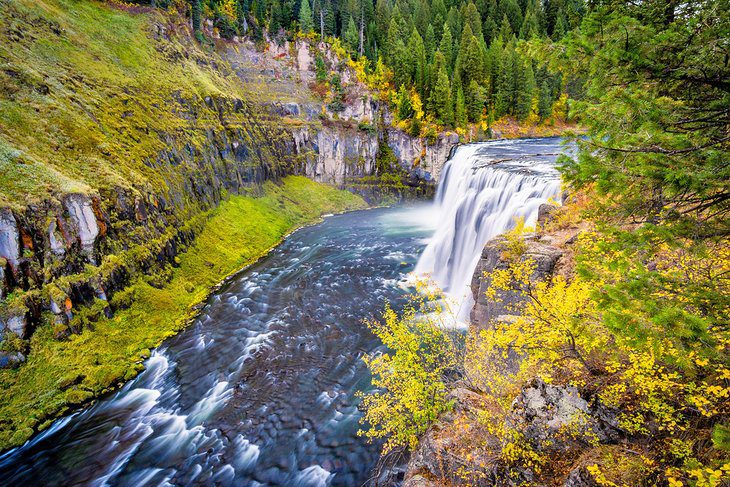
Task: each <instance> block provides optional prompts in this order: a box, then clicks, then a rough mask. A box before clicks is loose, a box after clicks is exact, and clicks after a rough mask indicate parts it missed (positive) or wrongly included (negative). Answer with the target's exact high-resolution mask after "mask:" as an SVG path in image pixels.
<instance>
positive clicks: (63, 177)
mask: <svg viewBox="0 0 730 487" xmlns="http://www.w3.org/2000/svg"><path fill="white" fill-rule="evenodd" d="M155 23H160V24H162V25H165V26H166V28H167V32H168V34H170V35H171V36H172V40H166V39H161V40H156V39H155V37H154V32H155ZM174 31H177V32H178V34H175V32H174ZM212 62H214V63H215V67H213V63H212ZM207 96H213V97H223V98H225V97H233V98H241V99H246V98H247V97H248V96H247V93H246V89H245V87H243V86H242V85H241V83H240V81H239V80H238V78H237V77H236V76H235V74H234V73H233V72H232V71H231V70H229V69H227V68H226V65H225V63H222V62H221V61H220V59H218V58H217V57H216V55H214V54H212V53H206V52H203V51H202V50H201V49H200V48H199V47H198V46H197V45H196V44H194V43H192V42H191V41H190V39H189V38H188V37H187V36H186V28H185V27H184V26H182V25H177V26H176V25H174V19H171V18H164V17H163V16H162V15H161V14H159V13H149V14H147V13H145V14H130V13H128V12H124V11H122V10H119V9H115V8H111V7H109V6H107V5H105V4H103V3H100V2H96V1H92V0H84V1H78V0H0V207H2V206H12V207H16V208H21V207H24V206H25V205H27V204H29V203H34V202H38V201H40V200H43V199H46V198H49V197H51V198H53V197H56V196H59V195H61V194H63V193H66V192H95V191H96V190H99V189H101V188H106V187H114V186H123V187H137V188H146V189H147V190H149V191H153V192H157V191H160V192H164V190H165V188H166V186H167V184H168V182H167V181H173V184H174V181H175V178H176V175H175V174H162V173H160V172H159V170H156V169H153V168H150V167H148V166H146V165H145V164H144V161H145V159H148V158H150V159H153V160H154V158H155V157H156V155H157V154H158V153H159V151H160V150H162V149H164V148H165V145H164V144H165V143H164V142H163V140H162V139H161V138H160V136H159V135H158V134H167V135H174V136H175V137H176V138H177V139H178V140H182V141H184V142H186V143H190V144H192V145H193V146H195V145H196V144H200V143H201V142H203V141H202V140H201V139H200V137H201V134H202V133H204V130H201V129H205V128H210V129H212V130H214V131H215V130H221V129H222V127H221V125H220V124H221V122H220V119H219V118H218V117H217V114H216V113H215V112H214V111H213V110H209V109H207V108H206V107H205V105H204V104H203V103H202V102H201V101H202V99H203V98H204V97H207ZM179 98H181V99H185V100H191V101H192V102H193V103H194V108H195V112H196V113H195V115H194V117H190V118H188V117H186V115H185V114H181V113H180V110H181V109H183V110H184V109H185V107H184V106H182V107H181V105H179V104H176V102H175V99H179ZM227 123H234V124H239V125H241V126H249V125H250V123H249V121H248V120H246V119H245V117H243V118H242V119H241V120H230V121H228V122H227ZM265 149H266V148H265V147H262V150H265ZM255 196H257V197H254V195H251V196H232V197H230V199H229V200H227V201H225V202H224V203H223V204H221V205H220V207H219V208H217V209H215V210H213V211H211V212H210V213H209V214H207V215H199V216H196V215H191V217H192V218H191V220H189V221H188V222H187V223H186V224H188V225H191V226H192V227H194V228H196V229H199V230H200V232H199V233H198V238H197V239H196V241H195V242H194V244H193V245H192V246H191V247H190V248H189V249H188V252H187V253H185V254H183V255H181V256H180V257H179V265H178V266H177V267H175V268H174V269H170V268H168V269H165V270H164V271H162V272H159V273H157V275H153V276H145V277H143V278H140V279H139V280H137V281H136V282H134V283H133V285H132V286H131V287H130V288H128V289H127V290H125V291H122V292H119V293H117V294H116V295H115V296H114V297H113V302H112V304H114V305H116V306H117V307H121V308H123V309H119V310H118V311H117V312H116V314H115V316H114V317H113V318H112V319H106V318H104V317H103V315H102V314H101V313H100V311H101V309H102V306H103V303H97V305H95V306H92V307H90V308H88V309H84V310H75V315H76V317H77V318H78V317H86V318H89V319H88V320H83V321H85V322H86V321H88V322H90V327H93V331H92V330H90V329H86V330H85V331H84V332H83V333H81V334H80V335H72V336H71V337H70V338H69V339H68V340H66V341H56V340H54V339H53V338H52V337H53V329H52V325H50V324H48V325H44V326H41V327H40V328H39V329H38V330H37V332H36V333H35V334H34V335H33V337H32V339H31V352H30V354H29V356H28V361H27V363H26V364H24V365H22V366H21V367H20V368H19V369H17V370H1V371H0V390H1V391H2V392H1V393H0V448H7V447H10V446H13V445H17V444H20V443H22V442H23V441H25V440H27V439H28V438H29V437H30V436H31V435H32V434H33V432H34V431H37V430H40V429H43V428H45V427H47V426H48V425H49V424H50V421H51V420H52V419H53V418H55V417H57V416H58V415H60V414H63V413H64V412H67V411H68V410H69V409H71V408H73V407H76V406H78V405H79V404H82V403H84V402H86V401H88V400H89V399H90V398H93V397H97V396H98V395H99V394H102V393H103V392H104V391H107V390H109V389H111V388H113V387H114V386H115V385H117V384H118V383H119V382H120V381H121V380H123V379H125V378H127V379H128V378H130V377H132V376H134V375H135V374H136V373H137V372H138V371H139V370H140V369H141V367H142V365H141V358H142V357H144V356H146V354H147V353H148V351H147V350H148V349H149V348H151V347H154V346H156V345H158V344H159V343H160V342H161V341H162V340H164V339H165V338H166V337H168V336H170V335H172V334H173V333H175V332H176V331H179V330H180V329H181V328H182V327H183V326H184V324H185V323H186V322H187V320H188V319H189V318H190V317H191V316H192V314H193V310H192V307H193V305H195V304H196V303H199V302H200V301H201V300H202V299H204V297H205V296H206V295H207V293H208V291H209V289H210V287H211V286H213V285H214V284H215V283H217V282H219V281H220V280H221V279H222V278H224V277H225V276H226V275H229V274H230V273H232V272H234V271H236V270H237V269H239V268H241V267H242V266H243V265H245V264H247V263H250V262H252V261H253V260H255V259H257V258H258V257H260V256H261V255H263V254H264V253H265V252H266V251H267V250H268V249H269V248H271V247H272V246H273V245H275V244H276V243H277V242H279V241H280V239H281V238H282V236H283V235H285V234H286V233H287V232H289V231H291V230H292V229H294V228H296V227H297V226H300V225H303V224H306V223H309V222H312V221H314V220H316V219H317V218H318V217H319V215H320V214H322V213H327V212H334V211H340V210H345V209H353V208H361V207H363V206H364V202H363V201H362V200H361V199H360V198H358V197H355V196H353V195H351V194H349V193H343V192H339V191H336V190H334V189H332V188H329V187H325V186H322V185H318V184H315V183H312V182H310V181H308V180H306V179H303V178H298V177H290V178H286V179H285V180H284V181H283V183H282V185H276V184H274V183H267V184H266V185H265V186H264V188H263V190H262V191H261V192H260V194H257V195H255ZM130 251H131V252H134V251H145V249H144V248H140V249H136V250H135V249H131V250H130ZM119 258H123V257H121V256H117V255H109V256H107V258H105V261H106V260H114V259H119Z"/></svg>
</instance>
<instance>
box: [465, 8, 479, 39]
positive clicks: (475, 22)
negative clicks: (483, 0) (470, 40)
mask: <svg viewBox="0 0 730 487" xmlns="http://www.w3.org/2000/svg"><path fill="white" fill-rule="evenodd" d="M462 17H463V19H464V25H467V24H468V25H469V27H471V32H472V34H473V35H475V36H477V37H479V36H481V35H482V18H481V16H480V15H479V11H478V10H477V7H476V5H474V3H472V2H469V3H468V4H467V5H466V6H465V7H464V12H463V15H462Z"/></svg>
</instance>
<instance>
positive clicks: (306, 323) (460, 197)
mask: <svg viewBox="0 0 730 487" xmlns="http://www.w3.org/2000/svg"><path fill="white" fill-rule="evenodd" d="M559 151H560V145H559V139H547V140H543V141H511V142H496V143H485V144H472V145H469V146H465V147H462V148H460V149H459V150H458V151H457V152H456V154H455V156H454V158H453V159H452V161H451V162H450V163H449V166H447V168H446V170H445V177H444V183H442V187H440V188H439V193H438V196H437V202H436V203H435V204H434V205H430V204H422V205H417V206H401V207H395V208H388V209H376V210H367V211H358V212H352V213H347V214H343V215H336V216H331V217H328V218H326V219H325V221H324V222H322V223H320V224H318V225H315V226H312V227H307V228H304V229H301V230H299V231H297V232H295V233H294V234H292V235H291V236H290V237H288V238H287V239H286V240H285V241H284V242H283V243H282V244H281V245H280V246H278V247H277V248H276V249H274V250H273V251H272V252H271V253H270V254H269V255H268V256H267V257H265V258H264V259H262V260H261V261H259V262H258V263H257V264H255V265H254V266H252V267H250V268H249V269H247V270H245V271H243V272H241V273H240V274H238V275H237V276H236V277H235V278H234V279H233V280H232V281H231V282H230V283H229V284H227V285H226V286H225V287H224V288H222V289H221V290H219V291H218V292H216V293H215V294H214V295H212V296H211V298H210V299H209V301H208V303H207V305H206V306H205V308H204V309H203V310H202V311H201V313H200V315H199V316H198V318H197V319H196V321H195V322H194V323H193V324H192V325H191V326H190V327H188V328H187V329H186V330H184V331H183V332H181V333H180V334H179V335H177V336H175V337H173V338H171V339H169V340H167V341H166V342H165V343H164V344H163V345H162V346H161V347H159V348H158V349H157V350H155V351H154V352H153V354H152V356H151V357H150V359H149V360H148V361H147V363H146V370H145V371H144V372H143V373H141V374H140V375H139V376H138V377H137V378H136V379H134V380H132V381H130V382H129V383H127V384H126V385H125V386H124V387H123V388H122V389H121V390H119V391H117V392H116V393H113V394H111V395H110V396H108V397H106V398H105V399H103V400H101V401H99V402H97V403H96V404H94V405H93V406H91V407H90V408H88V409H86V410H83V411H81V412H78V413H76V414H73V415H71V416H69V417H66V418H63V419H61V420H59V421H57V422H56V423H54V425H53V426H52V427H51V428H50V429H48V430H47V431H45V432H43V433H41V434H39V435H38V436H36V437H35V438H34V439H32V440H31V441H29V442H28V443H27V444H25V445H24V446H22V447H20V448H16V449H14V450H11V451H9V452H7V453H5V454H4V455H3V456H2V457H0V484H2V485H44V486H54V485H99V486H100V485H111V486H141V485H161V486H164V485H235V486H239V485H240V486H256V485H287V486H289V485H290V486H322V485H331V486H340V485H342V486H358V485H362V484H363V483H364V482H366V481H367V480H368V478H369V476H370V472H371V471H372V469H373V467H374V465H375V464H376V462H377V460H378V456H379V455H378V454H379V450H380V445H379V444H377V443H368V442H367V441H366V440H365V439H364V438H362V437H360V436H358V435H357V431H358V429H359V428H360V424H359V419H360V418H361V416H362V414H361V412H360V411H359V410H358V409H357V406H358V399H357V397H356V392H357V391H368V390H369V389H370V387H371V386H370V376H369V374H368V371H367V368H366V367H365V365H364V363H363V361H362V356H363V355H364V354H366V353H371V352H373V351H376V350H378V349H379V348H380V347H382V345H381V344H380V343H379V342H378V340H377V339H376V338H375V337H374V336H373V335H372V334H371V333H370V332H369V331H368V329H367V327H366V326H365V325H364V324H363V320H364V319H369V318H375V317H377V316H378V315H379V314H380V312H381V311H382V310H383V307H384V305H385V303H386V302H391V303H393V304H394V305H395V307H396V308H397V307H398V306H399V305H400V304H401V303H402V300H403V298H404V295H405V294H406V293H407V292H408V291H409V288H408V282H410V281H409V280H408V274H409V273H410V272H411V271H413V270H414V269H415V267H416V263H417V261H418V259H419V256H420V255H421V254H422V252H423V250H424V248H426V246H427V244H428V246H429V249H428V250H427V251H426V253H425V254H424V258H423V259H422V262H421V263H420V264H419V268H422V269H424V271H425V272H429V273H433V274H434V275H435V276H436V277H438V278H439V279H440V280H441V281H443V283H442V284H443V285H444V287H448V286H449V285H451V286H452V288H453V287H454V286H463V284H464V283H466V282H468V280H469V279H470V277H471V273H472V272H473V265H472V264H471V262H472V261H474V262H476V260H475V259H477V258H478V252H479V251H480V249H481V246H483V244H484V243H485V242H484V241H482V240H484V239H488V238H487V236H491V235H493V234H494V231H496V230H499V231H504V230H505V229H507V228H508V227H509V226H510V225H511V223H510V222H512V221H513V219H512V214H519V215H522V216H525V217H526V218H527V220H529V221H530V222H532V221H534V219H535V217H536V212H537V207H538V206H539V204H540V203H541V202H544V201H545V200H546V199H547V198H548V197H551V196H555V195H554V194H553V193H555V192H556V191H557V190H558V189H559V183H555V180H556V179H555V178H556V177H557V176H556V175H555V174H553V173H551V172H550V171H549V169H550V168H551V165H552V164H553V162H554V160H555V154H556V153H557V152H559ZM495 161H497V162H496V163H495ZM546 165H547V166H550V167H548V168H547V169H546ZM533 166H535V167H537V166H539V170H533V169H530V168H531V167H533ZM495 171H496V172H497V173H498V174H494V172H495ZM500 171H502V172H503V173H504V174H502V172H500ZM505 174H506V175H505ZM546 178H547V179H549V180H550V183H549V184H547V185H546V184H544V181H545V179H546ZM500 184H502V185H503V186H504V188H500V187H499V185H500ZM447 185H452V186H451V187H446V186H447ZM453 185H460V186H458V187H455V186H453ZM502 189H504V191H503V190H502ZM504 201H513V202H515V204H503V203H504ZM465 212H466V213H468V214H466V213H465ZM490 212H491V213H490ZM495 212H501V213H500V214H499V215H496V216H495V214H494V213H495ZM505 212H512V213H511V214H510V215H506V214H505ZM493 221H498V222H499V228H498V229H496V230H494V231H486V230H484V225H486V224H490V223H489V222H493ZM492 225H494V224H492ZM495 228H496V227H495ZM434 232H435V235H434ZM467 252H470V254H469V255H466V253H467ZM472 254H473V255H472ZM211 257H212V258H214V256H211ZM455 266H456V267H458V269H457V270H456V272H454V271H453V269H456V267H455ZM469 266H471V269H469ZM449 269H452V271H449ZM454 283H456V284H454Z"/></svg>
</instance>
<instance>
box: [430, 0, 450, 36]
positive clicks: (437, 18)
mask: <svg viewBox="0 0 730 487" xmlns="http://www.w3.org/2000/svg"><path fill="white" fill-rule="evenodd" d="M447 15H448V10H446V4H444V0H433V2H432V3H431V25H433V28H434V31H435V33H436V40H437V41H440V40H441V38H442V37H443V35H444V22H446V16H447Z"/></svg>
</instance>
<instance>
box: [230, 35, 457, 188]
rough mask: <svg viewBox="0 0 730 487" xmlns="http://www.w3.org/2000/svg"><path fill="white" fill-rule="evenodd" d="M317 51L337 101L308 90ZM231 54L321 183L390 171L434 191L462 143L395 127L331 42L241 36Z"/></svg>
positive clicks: (361, 179)
mask: <svg viewBox="0 0 730 487" xmlns="http://www.w3.org/2000/svg"><path fill="white" fill-rule="evenodd" d="M317 56H319V57H320V59H321V61H322V63H323V68H321V69H323V70H324V71H326V72H327V73H331V74H335V73H336V74H337V76H338V77H339V80H340V83H341V85H342V94H341V98H342V100H341V103H340V104H333V103H325V102H324V101H323V100H322V99H321V98H318V97H316V96H315V95H314V93H313V91H312V90H310V87H311V88H313V89H316V86H315V84H316V76H317V73H316V63H317ZM226 57H227V59H228V60H229V61H230V62H231V64H232V66H234V69H235V71H236V73H237V74H238V75H239V77H240V78H241V80H242V81H243V82H244V84H246V85H247V86H249V87H251V91H257V92H258V93H259V103H260V104H261V105H262V106H264V107H266V108H267V110H268V111H269V113H271V115H272V116H273V117H281V119H282V122H283V124H284V125H285V126H287V127H288V129H289V130H290V131H291V134H292V139H293V141H294V152H295V153H296V154H297V155H298V156H299V160H300V166H299V168H300V169H299V170H300V171H302V173H303V174H305V175H307V176H308V177H310V178H312V179H314V180H316V181H320V182H327V183H331V184H335V185H338V186H340V187H350V188H358V189H362V187H363V183H368V182H371V183H375V181H368V178H370V179H372V178H373V177H378V176H382V175H383V174H388V173H390V174H398V175H399V176H401V178H402V181H403V183H404V187H410V188H418V187H419V186H421V187H423V186H427V187H429V188H431V191H432V190H433V188H434V187H435V184H436V182H437V181H438V178H439V175H440V173H441V169H442V167H443V166H444V164H445V163H446V160H447V159H448V157H449V154H450V152H451V149H452V148H453V147H454V146H455V145H456V144H458V142H459V138H458V136H457V135H456V134H454V133H441V134H439V135H438V136H437V137H435V138H434V139H433V140H428V139H425V138H420V137H412V136H410V135H408V134H406V133H404V132H403V131H401V130H398V129H395V128H393V127H392V115H391V114H390V113H389V111H388V109H387V107H386V105H385V104H384V103H382V102H380V101H379V100H377V98H376V97H375V96H374V95H373V94H372V93H371V92H370V91H369V90H368V88H367V87H366V86H365V85H364V84H362V83H361V82H359V81H358V80H357V77H356V75H355V72H354V71H353V69H352V67H350V66H348V64H347V62H346V61H344V60H342V59H340V58H338V56H337V55H336V54H335V53H334V52H333V51H332V49H331V48H330V47H329V46H327V45H326V44H318V45H312V44H310V43H309V42H308V41H305V40H297V41H296V42H294V43H290V42H285V43H283V44H278V43H276V42H273V41H271V42H269V43H268V44H267V45H266V47H265V50H264V51H263V52H261V51H259V50H258V49H256V48H255V46H254V45H253V44H251V43H249V42H245V41H244V42H242V43H241V44H234V45H233V46H231V47H229V49H228V51H227V53H226ZM328 76H329V74H328ZM386 154H387V156H386ZM379 160H380V161H381V162H382V161H384V160H386V162H385V164H383V163H379V162H378V161H379ZM373 186H375V184H373ZM372 189H373V191H376V192H377V188H375V187H373V188H372Z"/></svg>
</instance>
